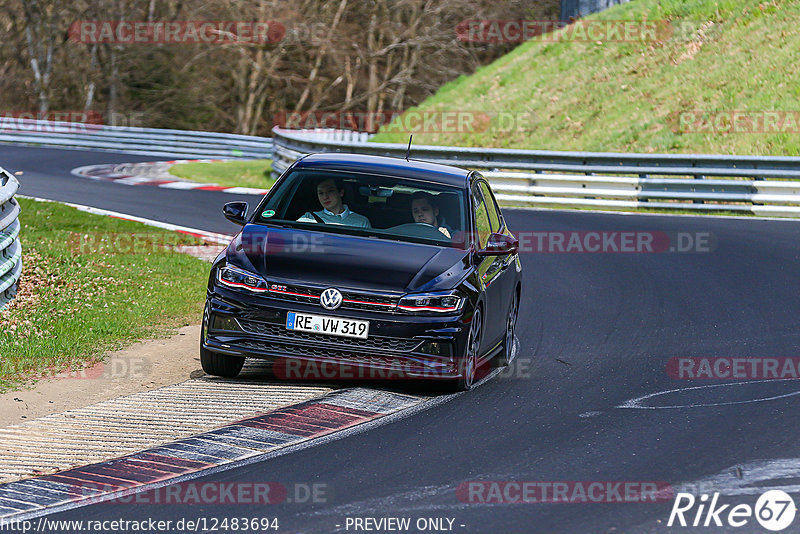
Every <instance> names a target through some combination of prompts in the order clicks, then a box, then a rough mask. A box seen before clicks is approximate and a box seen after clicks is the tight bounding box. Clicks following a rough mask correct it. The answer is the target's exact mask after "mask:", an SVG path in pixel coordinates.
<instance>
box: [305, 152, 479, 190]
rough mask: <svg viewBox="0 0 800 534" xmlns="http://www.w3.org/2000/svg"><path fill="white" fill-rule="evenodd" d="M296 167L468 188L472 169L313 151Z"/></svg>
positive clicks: (425, 162) (380, 157)
mask: <svg viewBox="0 0 800 534" xmlns="http://www.w3.org/2000/svg"><path fill="white" fill-rule="evenodd" d="M294 168H295V169H321V170H337V171H354V172H369V173H374V174H383V175H388V176H398V177H402V178H411V179H414V180H424V181H426V182H431V183H435V184H442V185H450V186H456V187H466V185H467V177H468V176H469V174H470V172H471V171H468V170H465V169H460V168H458V167H451V166H450V165H439V164H437V163H428V162H427V161H418V160H414V159H412V160H410V161H406V160H404V159H401V158H390V157H386V156H367V155H364V154H342V153H338V152H337V153H330V152H326V153H321V154H311V155H309V156H306V157H304V158H303V159H301V160H299V161H298V162H297V163H296V164H295V166H294Z"/></svg>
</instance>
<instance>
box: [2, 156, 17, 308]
mask: <svg viewBox="0 0 800 534" xmlns="http://www.w3.org/2000/svg"><path fill="white" fill-rule="evenodd" d="M17 189H19V182H17V179H16V178H15V177H14V176H13V175H11V174H9V173H8V172H6V171H5V170H3V169H2V168H0V309H3V307H4V306H5V305H6V304H8V302H9V301H11V299H13V298H14V295H16V293H17V282H18V281H19V277H20V275H21V274H22V247H21V246H20V244H19V229H20V224H19V218H18V216H19V204H18V203H17V201H16V199H15V198H14V195H15V194H16V192H17Z"/></svg>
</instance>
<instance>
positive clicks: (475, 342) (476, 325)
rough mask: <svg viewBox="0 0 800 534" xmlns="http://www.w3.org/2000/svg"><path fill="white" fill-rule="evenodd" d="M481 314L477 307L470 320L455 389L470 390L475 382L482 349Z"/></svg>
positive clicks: (454, 385)
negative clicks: (479, 354)
mask: <svg viewBox="0 0 800 534" xmlns="http://www.w3.org/2000/svg"><path fill="white" fill-rule="evenodd" d="M481 315H482V314H481V309H480V308H475V313H474V314H473V316H472V321H471V322H470V327H469V337H467V346H466V348H465V349H464V357H463V358H461V359H460V360H459V362H458V373H459V377H458V379H457V380H455V383H454V384H453V389H454V390H455V391H469V390H470V389H471V388H472V386H473V384H474V383H475V372H476V370H477V368H478V351H479V350H480V345H481V334H482V332H483V325H482V324H481V319H482V317H481Z"/></svg>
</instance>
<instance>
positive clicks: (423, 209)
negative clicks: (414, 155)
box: [253, 169, 465, 248]
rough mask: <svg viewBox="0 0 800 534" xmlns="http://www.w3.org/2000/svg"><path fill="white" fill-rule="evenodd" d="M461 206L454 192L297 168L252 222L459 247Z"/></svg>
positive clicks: (388, 179)
mask: <svg viewBox="0 0 800 534" xmlns="http://www.w3.org/2000/svg"><path fill="white" fill-rule="evenodd" d="M464 202H465V201H464V192H463V191H462V190H461V189H458V188H455V187H447V186H441V185H437V184H430V183H428V182H424V181H417V180H412V179H408V178H398V177H392V176H380V175H374V174H362V173H355V172H345V171H328V170H316V169H301V170H295V171H292V172H291V173H290V174H289V175H288V176H286V177H285V178H284V179H283V180H281V181H280V182H279V183H278V184H277V185H276V186H275V187H274V188H273V190H272V191H271V192H270V194H269V196H268V197H267V198H266V199H265V200H264V201H263V202H262V204H261V205H260V206H259V208H258V212H257V214H256V217H255V219H254V221H253V222H255V223H256V224H280V225H283V226H292V227H298V228H309V229H313V230H318V231H321V232H331V233H345V234H351V235H362V236H370V237H377V238H381V239H392V240H397V241H409V242H416V243H427V244H434V245H445V246H458V247H462V248H463V242H464V235H465V232H464V228H465V210H464Z"/></svg>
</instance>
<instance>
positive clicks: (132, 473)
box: [0, 388, 424, 523]
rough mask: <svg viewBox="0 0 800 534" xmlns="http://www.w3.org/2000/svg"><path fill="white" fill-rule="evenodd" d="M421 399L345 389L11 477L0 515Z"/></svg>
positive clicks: (141, 483) (34, 510) (122, 492)
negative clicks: (114, 454) (80, 463)
mask: <svg viewBox="0 0 800 534" xmlns="http://www.w3.org/2000/svg"><path fill="white" fill-rule="evenodd" d="M423 401H424V398H423V397H417V396H412V395H404V394H400V393H392V392H386V391H376V390H370V389H365V388H353V389H343V390H338V391H333V392H331V393H329V394H327V395H325V396H323V397H317V398H315V399H312V400H308V401H305V402H301V403H300V404H295V405H293V406H287V407H284V408H279V409H277V410H274V411H272V412H269V413H267V414H264V415H260V416H257V417H251V418H248V419H243V420H241V421H238V422H236V423H233V424H229V425H226V426H223V427H221V428H218V429H216V430H212V431H210V432H204V433H202V434H197V435H195V436H192V437H189V438H184V439H180V440H178V441H174V442H171V443H168V444H166V445H160V446H157V447H153V448H150V449H147V450H144V451H141V452H137V453H135V454H131V455H128V456H124V457H122V458H117V459H114V460H109V461H105V462H101V463H96V464H92V465H87V466H84V467H77V468H74V469H70V470H67V471H62V472H59V473H55V474H49V475H44V476H40V477H37V478H30V479H26V480H20V481H15V482H9V483H7V484H3V485H0V523H2V522H8V521H13V520H15V519H21V518H23V517H25V518H29V517H36V516H38V515H41V514H42V513H49V512H54V511H57V510H58V509H66V508H72V507H75V506H80V505H81V504H89V503H95V502H99V501H104V500H110V499H114V498H121V497H125V496H127V495H131V494H134V493H139V492H141V491H144V490H145V489H149V488H156V487H161V486H164V485H167V484H169V483H172V482H178V481H182V480H186V479H187V478H194V477H196V476H201V475H202V474H204V472H207V471H209V470H211V469H217V468H220V467H221V466H224V465H230V464H235V463H239V462H243V461H245V460H254V459H256V458H257V457H259V456H263V455H267V454H270V453H273V452H274V451H277V450H278V449H282V448H286V447H290V446H294V445H298V444H300V443H303V442H308V441H311V440H317V439H320V438H325V437H326V436H330V435H332V434H334V433H337V432H339V431H342V430H345V429H348V428H352V427H355V426H357V425H361V424H364V423H368V422H370V421H375V420H377V419H380V418H383V417H386V416H389V415H392V414H396V413H398V412H401V411H405V410H408V409H410V408H413V407H415V406H417V405H419V404H421V403H422V402H423ZM192 475H194V477H193V476H192ZM279 493H280V492H279Z"/></svg>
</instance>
